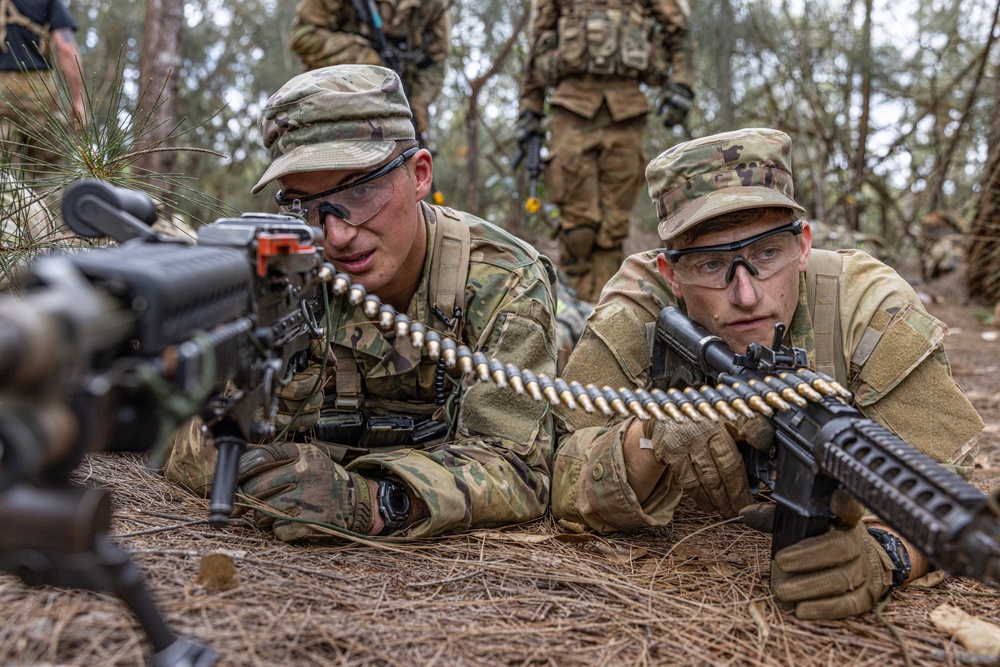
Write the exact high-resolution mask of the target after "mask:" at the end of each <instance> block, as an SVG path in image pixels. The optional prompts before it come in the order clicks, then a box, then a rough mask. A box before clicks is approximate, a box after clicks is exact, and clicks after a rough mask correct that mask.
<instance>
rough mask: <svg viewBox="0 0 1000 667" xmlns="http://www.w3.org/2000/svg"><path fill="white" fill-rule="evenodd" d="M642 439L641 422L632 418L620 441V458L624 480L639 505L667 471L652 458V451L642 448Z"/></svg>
mask: <svg viewBox="0 0 1000 667" xmlns="http://www.w3.org/2000/svg"><path fill="white" fill-rule="evenodd" d="M642 437H643V433H642V422H641V421H640V420H638V419H636V418H634V417H633V418H632V420H631V423H630V424H628V426H627V427H626V431H625V435H624V438H623V440H622V458H623V459H624V460H625V478H626V479H627V480H628V485H629V486H630V487H631V488H632V491H633V492H634V493H635V497H636V499H637V500H638V501H639V504H640V505H641V504H643V503H645V502H646V500H647V499H648V498H649V496H650V494H652V493H653V490H654V489H656V485H657V484H658V483H659V481H660V478H661V477H663V473H664V472H666V470H667V468H666V466H664V465H663V464H662V463H660V462H659V461H657V460H656V457H655V456H653V450H652V449H643V448H642Z"/></svg>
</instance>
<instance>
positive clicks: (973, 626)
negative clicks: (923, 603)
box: [930, 604, 1000, 656]
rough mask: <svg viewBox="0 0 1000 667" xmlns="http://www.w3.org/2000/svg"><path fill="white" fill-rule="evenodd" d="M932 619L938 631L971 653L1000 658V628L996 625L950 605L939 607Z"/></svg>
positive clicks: (932, 614)
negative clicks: (947, 635)
mask: <svg viewBox="0 0 1000 667" xmlns="http://www.w3.org/2000/svg"><path fill="white" fill-rule="evenodd" d="M930 617H931V622H932V623H934V626H935V627H936V628H937V629H938V630H941V631H942V632H946V633H948V634H950V635H952V636H953V637H954V638H955V640H957V641H958V643H960V644H961V645H962V646H964V647H965V648H966V650H968V651H969V652H970V653H975V654H977V655H995V656H1000V626H998V625H996V624H995V623H990V622H988V621H984V620H982V619H980V618H976V617H975V616H972V615H971V614H967V613H965V612H964V611H962V610H961V609H959V608H958V607H955V606H953V605H950V604H942V605H938V606H937V607H936V608H935V609H934V610H933V611H931V614H930Z"/></svg>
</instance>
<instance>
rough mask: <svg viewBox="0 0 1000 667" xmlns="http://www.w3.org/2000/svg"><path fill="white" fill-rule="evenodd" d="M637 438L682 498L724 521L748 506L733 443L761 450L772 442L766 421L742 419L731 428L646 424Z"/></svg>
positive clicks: (742, 470)
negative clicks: (641, 437)
mask: <svg viewBox="0 0 1000 667" xmlns="http://www.w3.org/2000/svg"><path fill="white" fill-rule="evenodd" d="M643 433H644V435H645V437H646V438H647V439H648V440H649V446H651V447H652V449H653V455H654V456H655V457H656V460H657V461H659V462H660V463H662V464H663V465H665V466H667V467H668V468H669V469H670V473H671V474H672V475H673V476H674V478H675V479H676V480H677V483H678V484H680V485H681V488H682V489H683V490H684V493H686V494H688V495H690V496H691V498H692V499H693V500H694V501H695V503H697V504H698V507H700V508H702V509H703V510H706V511H710V512H718V513H719V514H721V515H722V516H724V517H725V518H727V519H728V518H731V517H734V516H736V515H737V513H738V512H739V511H740V509H741V508H742V507H745V506H747V505H749V504H751V503H752V502H753V498H752V496H751V495H750V486H749V484H748V482H747V472H746V469H745V468H744V466H743V458H742V457H741V456H740V452H739V450H738V449H737V448H736V442H737V441H746V442H748V443H749V444H750V445H751V446H752V447H755V448H757V449H767V448H768V447H770V446H771V440H772V439H773V438H774V429H773V428H772V427H771V425H770V423H769V422H768V421H767V420H766V419H764V418H763V417H756V418H754V419H748V418H746V417H742V416H741V417H739V418H737V420H736V421H734V422H730V421H726V420H723V421H720V422H712V421H709V420H707V419H701V420H699V421H688V422H685V423H682V424H678V423H677V422H674V421H672V420H670V421H660V420H653V419H651V420H649V421H648V422H646V423H645V424H644V425H643ZM644 445H645V443H644Z"/></svg>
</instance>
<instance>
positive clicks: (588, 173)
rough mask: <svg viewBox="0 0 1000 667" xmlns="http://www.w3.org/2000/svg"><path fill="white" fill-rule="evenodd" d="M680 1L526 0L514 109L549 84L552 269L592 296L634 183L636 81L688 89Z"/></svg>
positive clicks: (614, 254)
mask: <svg viewBox="0 0 1000 667" xmlns="http://www.w3.org/2000/svg"><path fill="white" fill-rule="evenodd" d="M688 13H689V12H688V8H687V3H686V2H685V1H684V0H642V1H639V2H632V1H629V0H584V1H582V2H581V1H579V0H573V1H571V0H534V2H533V3H532V16H531V28H530V34H529V44H530V52H529V54H528V62H527V64H526V67H525V71H524V75H523V77H522V79H521V84H520V86H521V88H520V95H521V101H520V112H521V113H522V114H523V113H524V112H526V111H531V112H534V113H536V114H538V115H539V116H542V115H543V113H544V101H545V91H546V89H547V88H552V89H553V92H552V95H551V97H550V99H549V102H550V104H551V106H552V124H551V131H552V141H551V161H550V163H549V165H548V167H547V169H546V183H547V187H548V197H549V198H550V199H551V200H552V201H553V202H554V203H556V204H557V205H558V206H559V208H560V211H561V220H560V227H559V251H560V262H559V264H560V268H562V269H563V270H564V271H565V272H566V274H567V276H568V277H569V280H570V285H571V286H572V287H573V288H574V289H576V291H577V293H578V295H579V296H580V298H581V299H584V300H587V301H592V302H593V301H597V299H598V298H599V296H600V292H601V288H602V287H603V286H604V283H605V282H607V280H608V279H609V278H610V277H611V276H612V275H614V273H615V272H616V271H617V270H618V268H619V267H620V265H621V261H622V259H623V254H622V242H623V241H624V239H625V237H626V236H628V231H629V220H630V218H631V216H632V209H633V208H634V207H635V201H636V197H637V196H638V194H639V190H640V189H641V187H642V171H643V169H644V168H645V165H646V161H647V159H648V158H647V156H646V153H645V147H644V144H643V132H644V130H645V127H646V114H647V113H648V112H649V100H648V99H647V98H646V94H645V93H644V92H643V90H642V88H641V87H640V83H647V84H649V85H653V86H656V85H661V84H662V83H663V82H664V81H665V80H666V78H667V77H668V76H669V79H670V80H671V81H672V82H675V83H680V84H684V85H686V86H688V87H689V88H691V87H693V74H692V72H691V67H690V64H689V62H688V57H687V53H686V40H687V33H688Z"/></svg>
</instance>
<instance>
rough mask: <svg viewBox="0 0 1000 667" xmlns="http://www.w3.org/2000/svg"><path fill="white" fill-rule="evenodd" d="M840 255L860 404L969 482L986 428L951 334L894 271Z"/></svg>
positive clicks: (853, 384) (845, 321) (856, 254)
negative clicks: (959, 377)
mask: <svg viewBox="0 0 1000 667" xmlns="http://www.w3.org/2000/svg"><path fill="white" fill-rule="evenodd" d="M841 254H842V255H843V256H844V259H843V274H842V276H841V280H840V313H841V330H842V331H843V343H844V357H845V359H846V360H847V363H848V364H849V366H850V370H849V371H848V377H849V384H850V389H851V391H853V392H854V395H855V402H856V403H857V405H858V407H859V408H860V409H861V411H862V412H864V414H865V416H867V417H869V418H870V419H873V420H875V421H877V422H879V423H881V424H882V425H884V426H886V427H887V428H889V429H891V430H892V431H894V432H895V433H896V434H898V435H899V436H900V437H901V438H903V439H904V440H906V441H907V442H909V443H910V444H912V445H914V446H915V447H918V448H919V449H921V450H923V451H924V452H926V453H928V454H930V455H931V456H933V457H934V458H935V459H937V460H938V461H941V462H943V463H946V464H949V465H952V466H954V467H955V468H956V469H957V471H958V472H959V473H960V474H964V475H965V476H969V474H971V470H972V465H973V463H974V462H973V460H972V459H973V457H974V454H975V450H976V441H977V439H978V436H979V433H980V432H981V431H982V429H983V426H984V424H983V421H982V419H981V418H980V417H979V414H978V413H977V412H976V410H975V408H974V407H973V406H972V404H971V403H970V402H969V400H968V398H966V396H965V394H964V393H963V392H962V390H961V388H959V386H958V385H957V384H956V383H955V380H954V379H953V378H952V376H951V367H950V365H949V364H948V359H947V356H946V355H945V351H944V340H945V337H946V336H947V334H948V327H947V326H945V324H944V323H943V322H941V321H940V320H938V319H937V318H935V317H934V316H932V315H930V314H929V313H928V312H927V311H926V310H924V307H923V306H922V305H921V303H920V300H919V299H918V298H917V295H916V293H914V291H913V289H912V288H911V287H910V286H909V284H907V283H906V281H905V280H903V279H902V278H901V277H900V276H899V275H898V274H897V273H896V272H895V271H894V270H893V269H892V268H890V267H888V266H886V265H885V264H883V263H882V262H880V261H878V260H877V259H875V258H873V257H871V256H870V255H868V254H866V253H864V252H861V251H848V252H841Z"/></svg>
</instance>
